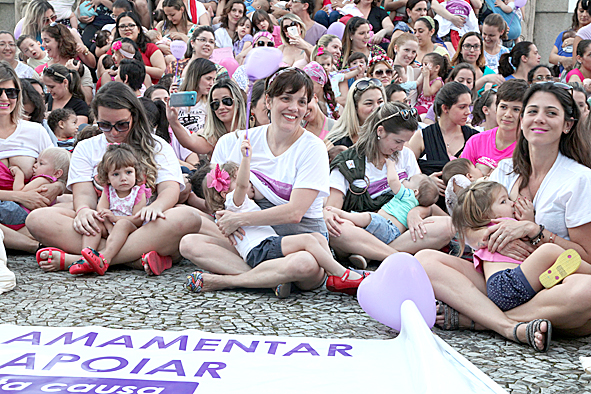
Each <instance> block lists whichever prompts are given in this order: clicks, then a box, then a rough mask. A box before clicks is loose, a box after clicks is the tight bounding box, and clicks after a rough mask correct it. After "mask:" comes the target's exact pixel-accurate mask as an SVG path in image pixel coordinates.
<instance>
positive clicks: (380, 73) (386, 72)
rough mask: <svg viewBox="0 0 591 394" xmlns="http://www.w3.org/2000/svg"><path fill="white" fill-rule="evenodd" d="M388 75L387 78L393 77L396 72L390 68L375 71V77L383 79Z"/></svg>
mask: <svg viewBox="0 0 591 394" xmlns="http://www.w3.org/2000/svg"><path fill="white" fill-rule="evenodd" d="M384 74H386V76H387V77H391V76H392V75H394V70H391V69H389V68H386V69H383V70H375V71H374V72H373V75H374V76H376V77H381V76H382V75H384Z"/></svg>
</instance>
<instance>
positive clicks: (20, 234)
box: [0, 61, 65, 253]
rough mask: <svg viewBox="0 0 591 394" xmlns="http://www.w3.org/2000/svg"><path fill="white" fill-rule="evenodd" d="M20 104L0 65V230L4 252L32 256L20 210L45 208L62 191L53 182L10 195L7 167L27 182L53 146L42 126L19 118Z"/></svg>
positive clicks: (10, 74) (7, 70)
mask: <svg viewBox="0 0 591 394" xmlns="http://www.w3.org/2000/svg"><path fill="white" fill-rule="evenodd" d="M34 94H37V93H36V92H34ZM22 101H23V96H22V89H21V86H20V81H19V78H18V76H17V75H16V72H15V71H14V70H13V68H12V67H10V65H9V64H8V63H6V62H5V61H0V141H1V143H0V158H1V160H0V180H1V181H0V201H1V202H0V218H2V221H1V222H0V230H2V231H3V232H4V245H5V246H6V247H7V248H10V249H16V250H22V251H25V252H29V253H35V250H36V249H37V248H38V246H39V242H37V241H36V240H35V239H34V238H33V237H32V236H31V234H30V233H29V231H28V230H27V229H26V228H25V224H24V223H25V219H26V218H27V212H26V211H25V210H23V207H24V208H26V209H28V210H33V209H36V208H41V207H46V206H48V205H49V204H50V203H51V201H54V200H55V198H56V197H57V196H58V195H60V194H62V193H63V191H64V190H65V188H64V187H63V186H62V185H63V184H61V183H60V182H55V183H50V184H48V185H46V186H44V187H43V188H39V189H38V190H35V191H28V192H20V191H19V192H13V191H12V185H13V182H14V177H13V176H12V174H11V171H10V170H9V167H11V166H17V167H19V168H20V169H21V170H22V171H23V172H24V173H25V178H27V179H29V178H31V177H32V176H33V165H34V164H35V159H36V158H37V157H38V156H39V154H40V153H41V152H42V151H43V150H44V149H45V148H49V147H51V146H53V144H52V143H51V139H50V138H49V135H48V133H47V132H46V131H45V129H44V128H43V126H42V125H40V124H38V123H33V122H29V121H26V120H23V119H22V118H21V108H22V105H23V104H22Z"/></svg>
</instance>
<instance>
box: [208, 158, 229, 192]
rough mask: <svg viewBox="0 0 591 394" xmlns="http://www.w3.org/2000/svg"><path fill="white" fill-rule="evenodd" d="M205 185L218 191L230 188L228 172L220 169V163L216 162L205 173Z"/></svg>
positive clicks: (225, 190)
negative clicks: (212, 167) (211, 168)
mask: <svg viewBox="0 0 591 394" xmlns="http://www.w3.org/2000/svg"><path fill="white" fill-rule="evenodd" d="M206 178H207V187H208V188H210V189H211V188H214V189H215V190H216V191H217V192H218V193H221V192H227V191H228V189H230V174H228V172H227V171H226V170H222V169H220V165H219V164H216V165H215V168H214V169H213V170H211V171H210V172H209V173H208V174H207V175H206Z"/></svg>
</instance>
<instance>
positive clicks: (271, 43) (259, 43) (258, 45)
mask: <svg viewBox="0 0 591 394" xmlns="http://www.w3.org/2000/svg"><path fill="white" fill-rule="evenodd" d="M264 46H268V47H274V46H275V43H274V42H273V41H267V42H265V41H257V43H256V44H255V47H264Z"/></svg>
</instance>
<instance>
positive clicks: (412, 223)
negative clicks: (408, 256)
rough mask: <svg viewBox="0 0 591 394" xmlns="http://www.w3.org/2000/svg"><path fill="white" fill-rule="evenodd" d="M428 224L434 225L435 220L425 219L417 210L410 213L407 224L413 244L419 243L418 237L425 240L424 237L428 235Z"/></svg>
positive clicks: (407, 216)
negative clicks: (426, 225)
mask: <svg viewBox="0 0 591 394" xmlns="http://www.w3.org/2000/svg"><path fill="white" fill-rule="evenodd" d="M427 223H433V220H425V219H423V218H422V217H421V215H420V213H419V211H418V210H417V209H411V210H410V211H409V212H408V214H407V215H406V224H407V226H408V232H409V233H410V237H411V238H412V241H413V242H417V236H418V237H419V238H420V239H423V238H424V235H425V234H427V227H425V224H427Z"/></svg>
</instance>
